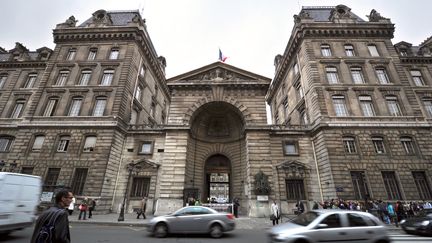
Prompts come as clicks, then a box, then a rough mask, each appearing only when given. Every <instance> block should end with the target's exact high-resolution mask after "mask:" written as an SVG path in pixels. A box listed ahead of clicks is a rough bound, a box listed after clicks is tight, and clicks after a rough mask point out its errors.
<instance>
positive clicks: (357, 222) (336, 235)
mask: <svg viewBox="0 0 432 243" xmlns="http://www.w3.org/2000/svg"><path fill="white" fill-rule="evenodd" d="M269 242H294V243H312V242H350V243H352V242H373V243H388V242H391V240H390V237H389V235H388V233H387V229H386V226H385V225H384V224H383V223H381V221H380V220H379V219H377V218H376V217H375V216H373V215H372V214H370V213H365V212H359V211H349V210H331V209H323V210H313V211H309V212H306V213H303V214H301V215H299V216H298V217H296V218H295V219H293V220H292V221H291V222H288V223H284V224H281V225H278V226H275V227H273V228H271V230H270V231H269Z"/></svg>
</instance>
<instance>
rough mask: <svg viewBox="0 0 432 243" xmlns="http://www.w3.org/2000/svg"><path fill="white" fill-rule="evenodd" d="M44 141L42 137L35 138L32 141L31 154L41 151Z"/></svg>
mask: <svg viewBox="0 0 432 243" xmlns="http://www.w3.org/2000/svg"><path fill="white" fill-rule="evenodd" d="M44 141H45V136H44V135H37V136H35V138H34V141H33V147H32V151H33V152H39V151H40V150H41V149H42V145H43V143H44Z"/></svg>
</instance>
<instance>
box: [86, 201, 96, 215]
mask: <svg viewBox="0 0 432 243" xmlns="http://www.w3.org/2000/svg"><path fill="white" fill-rule="evenodd" d="M95 208H96V201H95V200H94V199H93V198H91V199H90V201H89V208H88V211H89V216H88V218H89V219H91V217H92V216H93V213H92V212H93V211H94V210H95Z"/></svg>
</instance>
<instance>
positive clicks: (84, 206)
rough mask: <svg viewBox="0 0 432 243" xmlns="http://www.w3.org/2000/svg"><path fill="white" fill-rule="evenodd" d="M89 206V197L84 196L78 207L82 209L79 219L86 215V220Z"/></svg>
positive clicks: (84, 218)
mask: <svg viewBox="0 0 432 243" xmlns="http://www.w3.org/2000/svg"><path fill="white" fill-rule="evenodd" d="M87 208H88V199H87V198H84V199H83V200H82V201H81V203H80V205H79V207H78V209H79V211H80V213H79V216H78V220H81V216H84V217H83V220H86V216H87Z"/></svg>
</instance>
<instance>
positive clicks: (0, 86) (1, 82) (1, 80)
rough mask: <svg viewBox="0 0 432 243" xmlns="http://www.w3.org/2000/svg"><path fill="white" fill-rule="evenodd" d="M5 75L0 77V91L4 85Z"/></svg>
mask: <svg viewBox="0 0 432 243" xmlns="http://www.w3.org/2000/svg"><path fill="white" fill-rule="evenodd" d="M7 77H8V76H7V75H0V89H1V88H3V86H4V84H5V83H6V79H7Z"/></svg>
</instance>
